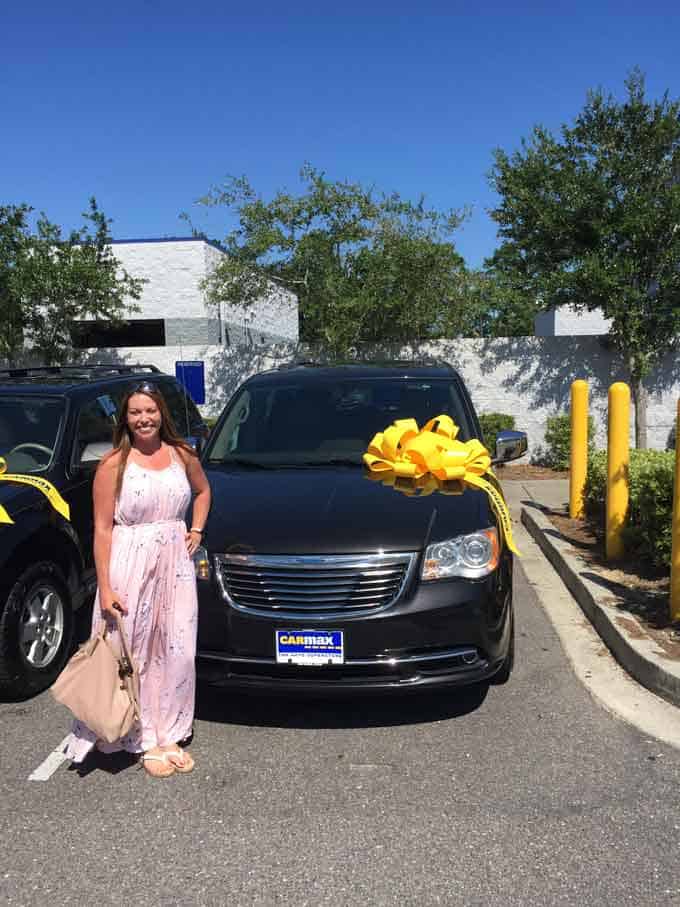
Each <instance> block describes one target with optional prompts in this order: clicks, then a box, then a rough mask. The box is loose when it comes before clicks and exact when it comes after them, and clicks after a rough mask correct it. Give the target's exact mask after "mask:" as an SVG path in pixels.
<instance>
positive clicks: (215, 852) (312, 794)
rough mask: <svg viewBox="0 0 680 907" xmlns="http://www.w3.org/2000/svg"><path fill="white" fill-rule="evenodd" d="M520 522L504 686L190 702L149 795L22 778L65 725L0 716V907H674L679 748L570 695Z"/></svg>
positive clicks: (116, 769)
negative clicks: (512, 647)
mask: <svg viewBox="0 0 680 907" xmlns="http://www.w3.org/2000/svg"><path fill="white" fill-rule="evenodd" d="M516 528H517V541H518V544H519V546H520V549H521V550H522V552H523V554H524V555H525V557H524V559H523V560H524V565H525V566H524V567H523V565H522V564H523V561H522V560H520V561H518V562H517V569H516V571H515V603H516V609H517V611H516V614H517V660H516V668H515V672H514V674H513V676H512V678H511V680H510V682H509V683H508V684H507V685H506V686H500V687H490V688H489V689H488V690H484V689H482V690H475V691H469V692H467V693H462V692H459V693H452V694H448V695H445V696H443V695H437V696H433V695H422V696H402V697H400V698H398V699H393V698H390V699H377V700H370V701H365V700H360V699H353V700H348V701H343V702H330V703H327V702H322V701H315V702H299V701H295V700H279V699H277V700H275V701H268V700H266V699H249V698H242V697H238V696H236V695H234V694H228V693H225V692H221V691H213V690H206V689H204V690H201V691H200V693H199V699H198V708H197V721H196V732H195V737H194V741H193V743H192V745H191V752H192V754H193V756H194V758H195V759H196V763H197V767H196V770H195V771H194V773H193V774H191V775H186V776H177V775H176V776H173V777H172V778H170V779H167V780H163V781H157V780H154V779H151V778H149V777H147V776H146V775H145V773H144V772H143V771H142V770H139V769H138V768H137V766H136V765H131V764H130V763H129V762H127V761H126V760H125V759H124V758H120V759H116V758H114V759H111V758H109V759H108V760H107V759H104V758H103V757H101V758H100V759H99V760H98V761H96V762H95V763H94V764H92V765H91V766H90V767H89V768H88V769H87V770H86V771H84V772H82V773H79V772H78V771H76V770H75V769H73V768H69V767H68V766H67V765H66V764H61V765H60V766H59V767H58V768H57V770H56V771H55V772H54V773H53V774H52V775H51V776H50V777H49V779H48V780H45V781H31V780H29V776H30V775H31V773H32V772H33V771H34V770H35V769H36V767H37V766H38V765H40V764H41V763H43V761H44V760H45V758H46V757H47V756H48V755H49V753H50V752H51V751H52V750H53V749H54V748H55V747H56V746H57V745H58V743H59V742H60V740H62V738H63V737H64V735H65V734H66V732H67V730H68V718H67V714H66V712H65V711H64V710H63V709H62V708H61V707H60V706H58V705H56V704H55V703H54V702H53V701H52V700H51V698H50V697H49V695H48V694H43V695H41V696H39V697H36V698H35V699H32V700H29V701H27V702H22V703H4V704H0V722H1V726H2V729H3V734H2V737H1V738H0V766H1V767H2V773H1V774H0V822H2V826H3V827H4V828H5V834H4V840H3V843H2V848H1V850H0V903H2V904H8V905H45V904H49V905H71V904H78V905H81V904H83V903H90V902H94V903H98V904H99V905H108V904H116V905H120V904H121V903H131V902H134V903H140V904H143V905H144V907H156V905H163V907H167V905H222V904H238V905H251V904H253V905H270V904H272V905H275V904H284V903H295V904H296V905H307V904H331V903H332V904H340V905H355V904H357V905H359V904H362V905H363V904H366V903H370V904H378V905H397V904H398V905H419V907H420V905H430V904H433V905H434V904H445V905H496V904H498V905H501V904H502V905H515V904H517V905H526V904H536V905H553V904H555V905H557V904H560V905H561V904H565V905H566V904H579V905H581V904H589V905H590V904H595V905H599V904H603V905H604V904H615V903H616V904H628V903H631V904H637V905H639V904H643V905H656V904H668V903H680V881H679V879H678V873H677V849H678V846H679V844H680V819H679V818H678V812H677V800H678V794H679V790H680V750H678V749H677V748H675V747H673V746H669V745H666V744H665V743H661V742H659V740H658V739H656V738H655V737H654V736H652V735H651V734H649V733H644V732H642V731H641V730H640V729H639V728H637V727H635V726H633V725H631V724H629V723H627V722H624V721H622V720H621V719H620V718H618V717H617V716H616V715H614V714H612V713H611V712H610V711H608V710H606V709H605V708H603V707H602V706H601V705H600V704H599V703H598V701H597V700H596V699H595V698H593V695H591V692H589V690H588V688H587V687H586V686H585V685H584V683H582V682H581V680H580V679H579V677H578V676H577V674H578V671H577V670H576V668H575V666H574V665H573V664H572V660H570V656H568V654H567V651H568V647H566V648H565V647H563V645H564V644H563V642H561V641H560V639H561V637H560V636H558V633H557V631H556V629H555V626H554V624H553V621H552V619H551V617H549V614H550V609H551V608H553V609H554V608H555V607H556V605H557V604H559V607H560V608H561V607H563V606H564V607H566V605H565V604H564V602H563V599H562V598H561V597H560V596H564V595H565V594H566V593H565V592H564V589H563V587H561V582H560V580H559V578H558V577H557V574H555V573H554V572H553V571H552V568H550V567H549V566H548V565H547V564H546V563H545V559H544V558H543V557H542V555H541V554H540V551H539V550H538V548H537V547H536V546H535V544H534V542H533V541H532V539H531V537H530V536H529V535H528V533H527V532H526V531H525V530H524V528H523V527H522V526H521V524H519V522H518V523H517V524H516ZM525 570H526V575H525ZM527 576H529V577H530V578H529V579H527ZM536 590H538V592H539V594H540V596H541V599H540V600H539V598H538V597H537V594H536ZM552 590H554V596H553V594H552ZM577 625H578V621H575V622H574V626H575V627H576V626H577ZM573 632H577V630H576V629H574V630H573ZM590 632H592V631H590ZM588 645H591V643H590V642H589V643H588ZM591 647H592V646H591ZM593 651H595V650H593ZM597 657H598V658H599V659H600V660H601V661H606V660H607V658H608V655H607V654H606V650H605V652H603V653H598V654H597ZM645 695H647V696H650V695H651V694H648V693H645ZM664 707H666V708H667V709H671V708H672V707H671V706H666V705H665V704H664Z"/></svg>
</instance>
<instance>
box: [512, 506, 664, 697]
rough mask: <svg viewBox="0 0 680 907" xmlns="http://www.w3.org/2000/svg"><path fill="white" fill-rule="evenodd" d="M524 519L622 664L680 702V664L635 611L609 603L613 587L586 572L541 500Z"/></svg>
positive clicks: (655, 690) (527, 510) (641, 680)
mask: <svg viewBox="0 0 680 907" xmlns="http://www.w3.org/2000/svg"><path fill="white" fill-rule="evenodd" d="M521 520H522V523H523V524H524V526H526V528H527V530H528V532H529V533H530V535H531V536H532V537H533V539H534V540H535V541H536V543H537V544H538V546H539V548H540V549H541V551H542V552H543V553H544V554H545V556H546V557H547V558H548V560H549V561H550V563H551V564H552V565H553V567H554V568H555V570H557V572H558V573H559V575H560V577H561V578H562V580H563V581H564V584H565V585H566V587H567V589H569V591H570V592H571V594H572V595H573V596H574V598H575V599H576V601H577V602H578V604H579V606H580V608H581V610H582V611H583V613H584V614H585V615H586V617H587V618H588V619H589V620H590V622H591V623H592V625H593V626H594V628H595V629H596V630H597V632H598V633H599V635H600V637H601V638H602V641H603V642H604V643H605V645H606V646H607V648H608V649H609V650H610V651H611V653H612V654H613V655H614V657H615V658H616V660H617V661H618V662H619V664H620V665H621V666H622V667H623V668H625V670H626V671H628V673H629V674H630V675H631V676H632V677H634V678H635V680H637V681H638V683H641V684H642V685H643V686H645V687H647V689H648V690H651V691H652V692H653V693H656V694H657V695H658V696H661V697H663V698H664V699H665V700H666V701H667V702H670V703H672V704H673V705H676V706H680V665H678V664H677V663H676V662H673V661H670V660H669V659H668V658H666V656H665V655H664V653H663V652H661V651H660V650H659V647H658V646H657V644H656V642H655V641H654V640H653V639H651V638H650V637H649V636H648V635H647V633H646V631H645V629H644V627H643V626H642V625H641V624H640V622H639V621H638V620H637V619H636V617H635V615H633V614H630V613H629V612H625V614H622V613H621V612H620V611H619V609H618V608H617V607H615V606H614V605H612V604H611V598H612V595H611V592H609V591H607V590H606V589H603V588H602V587H601V586H600V585H598V584H597V583H595V582H593V581H592V580H591V579H590V578H589V577H588V576H587V575H586V573H587V572H588V566H587V565H586V564H585V563H584V561H582V560H581V558H579V556H578V554H577V553H576V551H575V550H574V548H573V547H572V546H571V545H570V544H569V543H568V542H567V541H565V540H564V539H563V538H561V536H560V534H559V532H558V530H557V529H556V528H555V527H554V526H553V524H552V523H551V522H550V520H549V519H548V517H547V516H546V515H545V514H544V513H543V512H542V511H541V509H540V508H539V507H538V505H536V506H534V507H526V506H523V507H522V511H521ZM622 621H625V624H623V623H622Z"/></svg>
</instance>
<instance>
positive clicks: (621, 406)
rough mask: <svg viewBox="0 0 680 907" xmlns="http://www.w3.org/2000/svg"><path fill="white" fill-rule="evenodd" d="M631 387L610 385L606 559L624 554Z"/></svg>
mask: <svg viewBox="0 0 680 907" xmlns="http://www.w3.org/2000/svg"><path fill="white" fill-rule="evenodd" d="M629 424H630V388H629V387H628V385H627V384H624V383H623V382H622V381H617V382H616V384H612V386H611V387H610V388H609V419H608V431H607V517H606V520H607V524H606V543H605V547H606V553H607V560H610V561H614V560H620V559H621V558H622V557H623V555H624V551H623V536H622V529H623V524H624V522H625V519H626V513H627V512H628V497H629V492H628V465H629V461H630V441H629V435H628V432H629Z"/></svg>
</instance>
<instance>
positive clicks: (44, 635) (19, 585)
mask: <svg viewBox="0 0 680 907" xmlns="http://www.w3.org/2000/svg"><path fill="white" fill-rule="evenodd" d="M72 638H73V609H72V607H71V601H70V597H69V595H68V592H67V591H66V585H65V583H64V580H63V578H62V575H61V571H60V570H59V568H58V567H57V566H56V565H55V564H51V563H49V562H48V561H43V562H41V563H38V564H34V565H33V566H32V567H29V568H28V569H27V570H25V571H24V572H23V573H22V574H21V575H20V576H19V578H18V579H17V580H16V582H15V583H14V585H13V586H12V588H11V590H10V593H9V597H8V599H7V604H6V606H5V609H4V611H3V612H2V614H0V691H2V692H3V693H5V694H10V695H13V696H28V695H31V694H33V693H37V692H39V691H40V690H44V689H45V687H48V686H50V684H51V683H52V682H53V681H54V680H55V679H56V677H57V675H58V674H59V672H60V671H61V669H62V668H63V666H64V663H65V661H66V659H67V657H68V654H69V652H70V650H71V641H72Z"/></svg>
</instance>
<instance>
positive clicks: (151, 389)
mask: <svg viewBox="0 0 680 907" xmlns="http://www.w3.org/2000/svg"><path fill="white" fill-rule="evenodd" d="M157 393H159V390H158V387H157V386H156V385H155V384H154V383H153V381H142V382H141V384H137V385H136V386H135V387H133V388H132V390H131V391H130V394H131V395H132V394H157Z"/></svg>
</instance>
